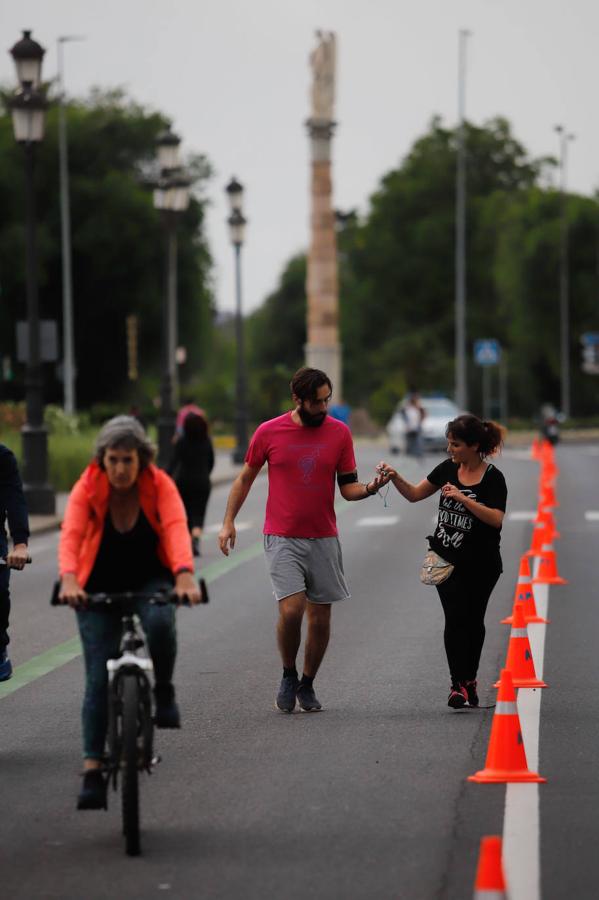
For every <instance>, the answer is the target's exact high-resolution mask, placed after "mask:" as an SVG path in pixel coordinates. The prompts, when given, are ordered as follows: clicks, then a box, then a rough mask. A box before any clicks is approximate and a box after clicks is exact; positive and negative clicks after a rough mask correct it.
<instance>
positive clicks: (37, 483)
mask: <svg viewBox="0 0 599 900" xmlns="http://www.w3.org/2000/svg"><path fill="white" fill-rule="evenodd" d="M21 446H22V448H23V464H22V470H21V475H22V479H23V493H24V494H25V499H26V501H27V509H28V510H29V513H30V515H40V516H53V515H54V513H55V512H56V495H55V493H54V490H53V488H52V486H51V485H50V484H48V432H47V431H46V429H45V428H44V427H43V426H41V427H36V426H32V425H24V426H23V428H22V429H21Z"/></svg>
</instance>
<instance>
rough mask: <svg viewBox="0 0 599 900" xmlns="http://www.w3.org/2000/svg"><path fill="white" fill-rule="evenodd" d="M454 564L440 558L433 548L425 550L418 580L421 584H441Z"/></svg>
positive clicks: (449, 573)
mask: <svg viewBox="0 0 599 900" xmlns="http://www.w3.org/2000/svg"><path fill="white" fill-rule="evenodd" d="M454 569H455V566H454V565H453V563H448V562H447V560H445V559H442V557H440V556H439V554H438V553H435V551H434V550H427V552H426V556H425V557H424V559H423V561H422V568H421V569H420V581H421V582H422V583H423V584H432V585H436V584H443V582H444V581H447V579H448V578H449V576H450V575H451V573H452V572H453V570H454Z"/></svg>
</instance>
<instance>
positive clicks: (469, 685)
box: [464, 680, 479, 706]
mask: <svg viewBox="0 0 599 900" xmlns="http://www.w3.org/2000/svg"><path fill="white" fill-rule="evenodd" d="M464 687H465V688H466V693H467V695H468V706H478V702H479V701H478V694H477V692H476V680H474V681H465V682H464Z"/></svg>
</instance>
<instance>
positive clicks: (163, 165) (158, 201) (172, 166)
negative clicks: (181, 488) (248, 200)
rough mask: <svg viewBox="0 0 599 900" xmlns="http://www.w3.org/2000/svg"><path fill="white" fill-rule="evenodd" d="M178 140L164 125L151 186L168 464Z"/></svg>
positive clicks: (162, 441) (185, 196) (161, 446)
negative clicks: (158, 242) (160, 280)
mask: <svg viewBox="0 0 599 900" xmlns="http://www.w3.org/2000/svg"><path fill="white" fill-rule="evenodd" d="M180 143H181V139H180V138H179V137H178V136H177V135H176V134H173V132H172V131H171V130H170V128H168V129H167V130H166V131H164V132H162V134H160V135H159V137H158V140H157V148H158V166H159V168H160V178H159V180H158V183H157V184H156V185H155V187H154V206H155V208H156V209H157V210H159V211H160V213H161V215H162V221H163V224H164V232H165V237H166V265H165V284H164V300H163V312H162V316H163V325H162V379H161V386H160V416H159V418H158V462H159V464H160V465H161V466H163V467H165V466H166V465H167V464H168V461H169V457H170V454H171V449H172V441H173V435H174V432H175V411H174V406H175V392H176V379H177V368H176V367H177V363H176V347H177V224H178V222H179V220H180V218H181V215H182V214H183V213H184V212H185V210H186V209H187V207H188V206H189V189H190V184H191V182H190V180H189V178H188V177H187V175H186V173H185V171H184V169H183V168H182V166H181V161H180V158H179V145H180Z"/></svg>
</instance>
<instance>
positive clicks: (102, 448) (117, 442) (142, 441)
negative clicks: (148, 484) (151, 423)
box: [96, 416, 154, 469]
mask: <svg viewBox="0 0 599 900" xmlns="http://www.w3.org/2000/svg"><path fill="white" fill-rule="evenodd" d="M116 447H120V448H122V449H123V450H137V452H138V454H139V462H140V467H141V468H142V469H145V467H146V466H148V465H149V464H150V463H151V462H152V460H153V459H154V445H153V444H152V442H151V441H150V439H149V438H148V436H147V434H146V433H145V431H144V429H143V426H142V425H141V423H140V422H138V420H137V419H134V418H133V416H115V417H114V418H113V419H109V420H108V422H105V423H104V425H102V428H101V429H100V433H99V434H98V437H97V438H96V462H97V463H98V465H99V466H100V468H101V469H103V468H104V454H105V453H106V451H107V450H114V449H115V448H116Z"/></svg>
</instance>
